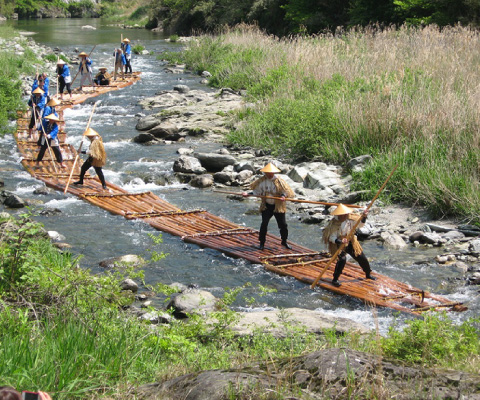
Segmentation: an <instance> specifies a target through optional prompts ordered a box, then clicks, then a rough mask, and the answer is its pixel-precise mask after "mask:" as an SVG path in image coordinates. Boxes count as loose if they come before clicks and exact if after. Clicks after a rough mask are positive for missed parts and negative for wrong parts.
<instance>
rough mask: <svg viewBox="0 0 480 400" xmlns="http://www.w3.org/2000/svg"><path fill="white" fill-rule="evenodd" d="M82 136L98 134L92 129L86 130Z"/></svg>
mask: <svg viewBox="0 0 480 400" xmlns="http://www.w3.org/2000/svg"><path fill="white" fill-rule="evenodd" d="M83 136H87V137H88V136H100V135H99V134H98V132H96V131H94V130H93V129H92V128H88V129H87V130H86V131H85V132H83Z"/></svg>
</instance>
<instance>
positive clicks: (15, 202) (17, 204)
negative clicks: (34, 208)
mask: <svg viewBox="0 0 480 400" xmlns="http://www.w3.org/2000/svg"><path fill="white" fill-rule="evenodd" d="M3 204H4V205H5V206H6V207H9V208H23V207H25V204H26V203H25V201H24V200H23V199H22V198H21V197H20V196H17V195H16V194H15V193H9V192H6V195H5V197H4V200H3Z"/></svg>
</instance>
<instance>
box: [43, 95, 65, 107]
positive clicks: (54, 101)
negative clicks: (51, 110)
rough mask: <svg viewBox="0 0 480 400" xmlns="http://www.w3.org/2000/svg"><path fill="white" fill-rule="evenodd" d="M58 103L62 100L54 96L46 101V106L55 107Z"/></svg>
mask: <svg viewBox="0 0 480 400" xmlns="http://www.w3.org/2000/svg"><path fill="white" fill-rule="evenodd" d="M59 104H62V102H61V101H58V100H57V99H56V98H55V97H52V98H51V99H50V101H49V102H48V103H47V106H50V107H55V106H58V105H59Z"/></svg>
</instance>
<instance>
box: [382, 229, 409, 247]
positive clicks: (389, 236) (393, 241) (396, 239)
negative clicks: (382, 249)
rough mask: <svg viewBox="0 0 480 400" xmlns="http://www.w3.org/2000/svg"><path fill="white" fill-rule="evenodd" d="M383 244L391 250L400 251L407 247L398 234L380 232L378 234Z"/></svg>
mask: <svg viewBox="0 0 480 400" xmlns="http://www.w3.org/2000/svg"><path fill="white" fill-rule="evenodd" d="M380 237H381V239H382V240H383V244H384V245H385V246H386V247H388V248H391V249H395V250H400V249H403V248H405V247H407V244H406V243H405V241H404V240H403V238H402V237H401V236H400V235H399V234H398V233H391V232H382V233H381V234H380Z"/></svg>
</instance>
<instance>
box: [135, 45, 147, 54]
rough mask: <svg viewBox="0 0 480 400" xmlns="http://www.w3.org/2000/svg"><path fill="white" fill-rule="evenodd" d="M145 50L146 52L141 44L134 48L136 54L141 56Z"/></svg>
mask: <svg viewBox="0 0 480 400" xmlns="http://www.w3.org/2000/svg"><path fill="white" fill-rule="evenodd" d="M143 50H145V46H142V45H141V44H136V45H135V46H133V47H132V51H133V52H134V54H140V53H141V52H142V51H143Z"/></svg>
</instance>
